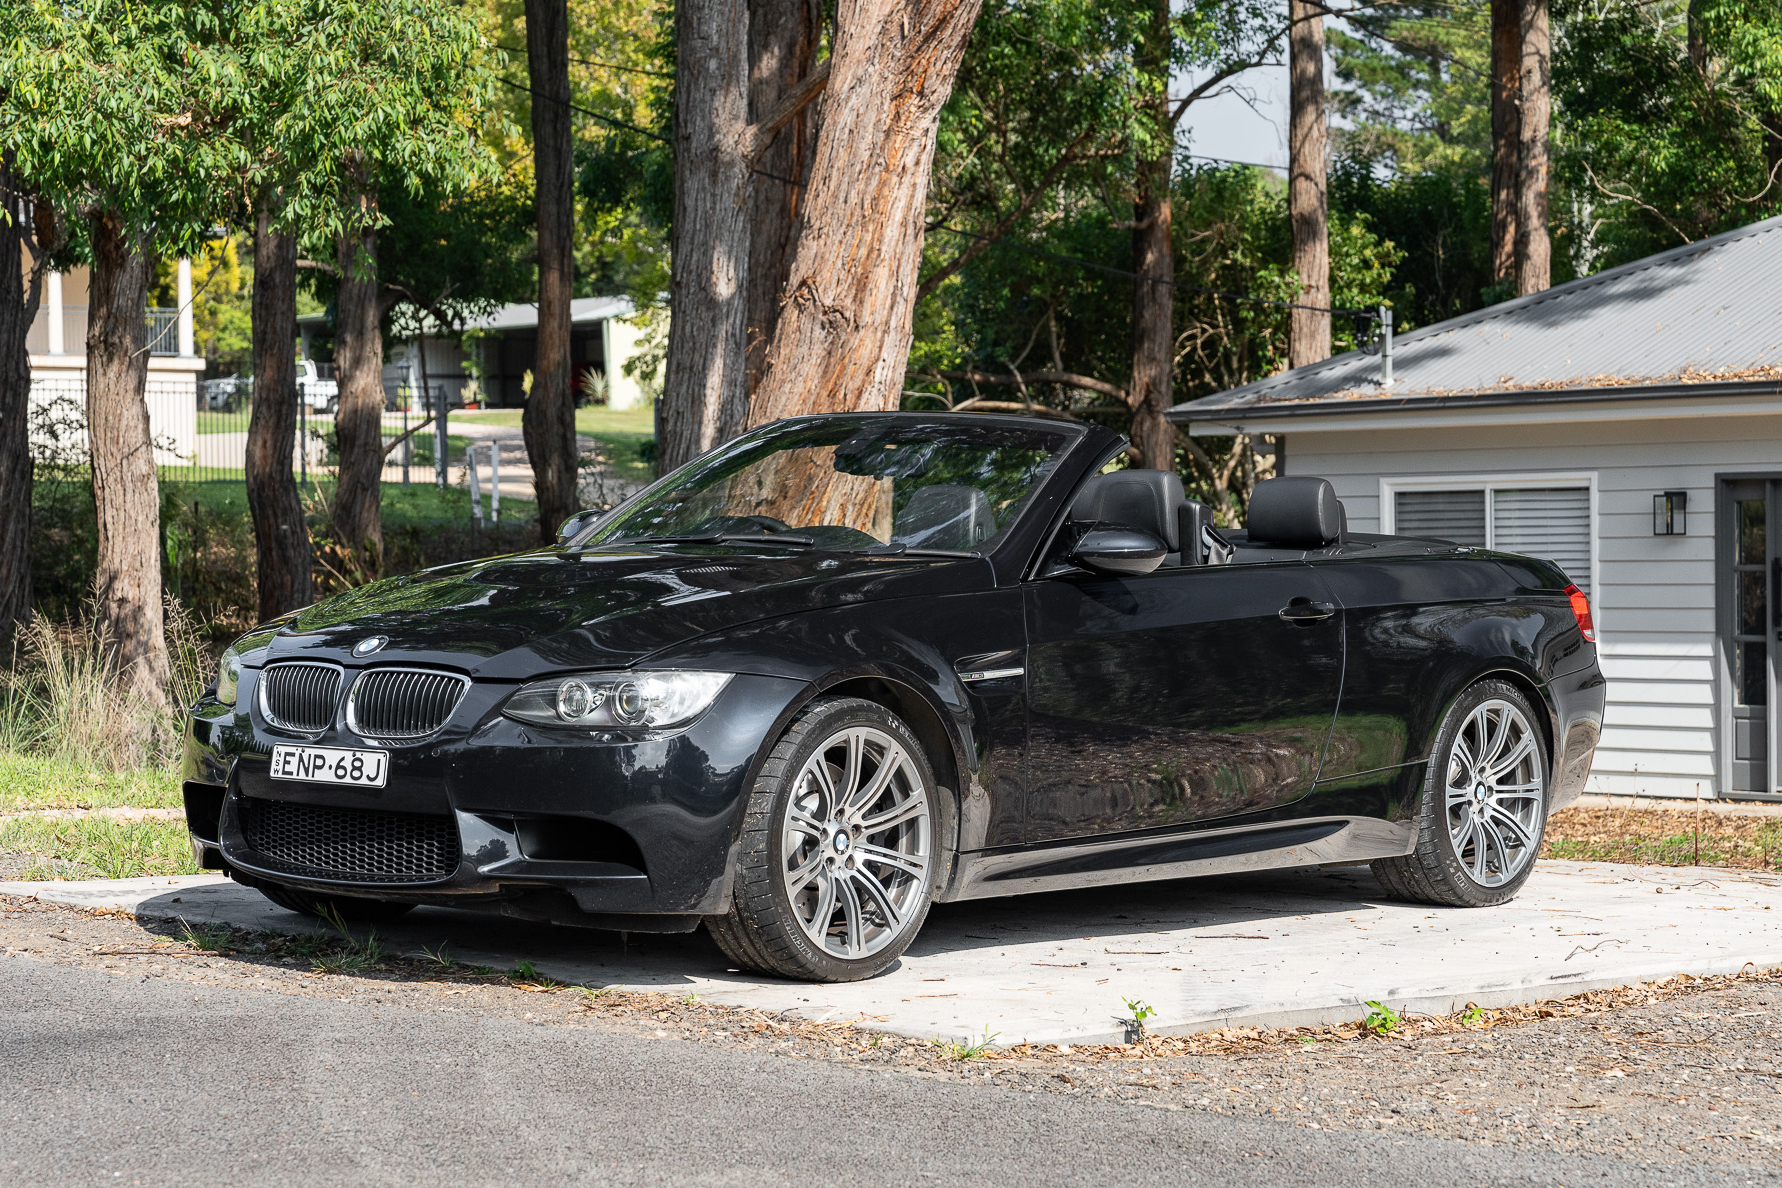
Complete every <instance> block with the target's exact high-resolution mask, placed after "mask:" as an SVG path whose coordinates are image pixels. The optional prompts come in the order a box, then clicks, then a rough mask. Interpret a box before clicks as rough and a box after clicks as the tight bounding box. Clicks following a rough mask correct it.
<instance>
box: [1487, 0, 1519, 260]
mask: <svg viewBox="0 0 1782 1188" xmlns="http://www.w3.org/2000/svg"><path fill="white" fill-rule="evenodd" d="M1521 94H1522V0H1491V279H1492V281H1493V282H1494V283H1495V284H1498V285H1511V284H1514V283H1515V280H1516V192H1517V183H1518V180H1519V178H1520V177H1521V172H1522V171H1521V164H1520V162H1521V158H1522V154H1521V145H1522V131H1521V121H1522V109H1521V102H1520V98H1521Z"/></svg>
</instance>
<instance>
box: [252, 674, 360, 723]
mask: <svg viewBox="0 0 1782 1188" xmlns="http://www.w3.org/2000/svg"><path fill="white" fill-rule="evenodd" d="M340 672H341V670H340V667H339V666H338V665H335V664H323V663H320V662H318V661H314V660H290V661H285V662H283V663H279V664H268V665H267V666H266V668H265V669H264V670H263V671H262V672H261V673H260V716H261V717H263V718H265V719H266V722H267V724H268V725H271V726H276V727H278V728H279V729H280V730H289V731H291V732H292V733H295V734H320V733H321V732H322V731H324V730H326V729H328V727H329V726H331V725H333V723H334V711H335V708H336V707H337V706H339V704H340Z"/></svg>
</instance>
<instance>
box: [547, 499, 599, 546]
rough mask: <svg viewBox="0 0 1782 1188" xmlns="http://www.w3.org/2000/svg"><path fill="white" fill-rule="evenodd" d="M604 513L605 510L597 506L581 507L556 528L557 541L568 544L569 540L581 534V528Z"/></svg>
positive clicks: (584, 527)
mask: <svg viewBox="0 0 1782 1188" xmlns="http://www.w3.org/2000/svg"><path fill="white" fill-rule="evenodd" d="M605 514H606V513H605V512H603V511H601V510H599V509H598V508H593V507H587V508H583V509H582V510H581V511H579V512H577V513H575V515H573V516H571V517H569V518H568V519H567V520H565V521H563V526H562V527H561V528H559V529H557V543H558V544H568V543H569V542H570V541H571V540H573V539H575V538H576V537H577V536H579V535H581V533H582V532H583V530H585V529H586V528H587V527H588V525H589V524H592V523H593V522H594V521H595V520H598V519H599V518H600V517H601V516H604V515H605Z"/></svg>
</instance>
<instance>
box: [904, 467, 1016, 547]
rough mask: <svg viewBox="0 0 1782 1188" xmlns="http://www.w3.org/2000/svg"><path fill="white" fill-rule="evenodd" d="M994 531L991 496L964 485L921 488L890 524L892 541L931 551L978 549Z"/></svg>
mask: <svg viewBox="0 0 1782 1188" xmlns="http://www.w3.org/2000/svg"><path fill="white" fill-rule="evenodd" d="M995 532H996V517H995V516H994V515H992V514H991V511H990V497H989V496H988V495H986V494H984V493H983V492H982V491H980V490H978V489H977V488H976V487H968V486H965V485H964V484H962V483H935V484H933V485H932V486H927V487H922V488H920V489H918V490H917V491H916V493H915V494H914V495H911V496H910V501H909V502H908V503H906V504H905V505H904V507H903V510H902V511H901V512H899V513H898V515H897V519H896V520H895V522H893V524H892V525H891V539H892V541H893V542H895V543H898V544H906V545H911V546H914V547H917V548H930V549H975V548H977V547H978V546H979V545H980V544H982V543H984V542H985V541H986V540H989V539H990V537H991V536H992V535H993V534H994V533H995Z"/></svg>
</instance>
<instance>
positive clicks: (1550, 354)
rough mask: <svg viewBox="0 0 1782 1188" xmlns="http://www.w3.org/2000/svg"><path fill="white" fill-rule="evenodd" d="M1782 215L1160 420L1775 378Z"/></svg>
mask: <svg viewBox="0 0 1782 1188" xmlns="http://www.w3.org/2000/svg"><path fill="white" fill-rule="evenodd" d="M1778 277H1782V217H1777V218H1771V219H1765V220H1764V221H1763V222H1760V223H1753V224H1751V225H1750V226H1748V227H1742V228H1740V229H1739V230H1737V231H1729V232H1727V233H1725V234H1723V235H1717V236H1714V237H1713V238H1711V239H1704V240H1701V241H1700V242H1698V243H1692V244H1688V245H1686V246H1684V247H1680V248H1674V249H1672V250H1671V251H1667V252H1660V253H1659V254H1658V255H1655V256H1648V257H1646V258H1645V259H1644V260H1636V261H1635V262H1633V263H1631V264H1624V265H1622V266H1621V267H1619V268H1611V269H1609V270H1607V271H1605V272H1599V273H1597V274H1595V275H1594V276H1587V277H1584V278H1582V279H1580V280H1575V281H1570V282H1568V283H1566V284H1563V285H1558V286H1555V287H1554V288H1551V289H1548V290H1547V291H1546V292H1543V293H1536V294H1533V295H1532V296H1528V297H1518V298H1516V299H1515V300H1512V301H1505V302H1503V303H1501V304H1498V305H1493V306H1489V307H1487V308H1485V309H1482V310H1479V311H1477V312H1475V313H1470V314H1465V315H1463V316H1461V317H1458V318H1450V319H1448V320H1447V321H1445V322H1437V323H1435V324H1434V325H1432V326H1425V327H1424V328H1422V329H1420V330H1412V331H1409V332H1408V333H1405V334H1401V335H1399V336H1398V337H1397V339H1396V341H1395V342H1394V343H1393V351H1392V362H1393V373H1394V376H1395V382H1394V383H1393V385H1392V386H1391V387H1390V388H1387V387H1383V386H1381V384H1380V359H1379V357H1378V356H1377V355H1364V354H1362V353H1361V352H1359V351H1349V352H1347V353H1346V354H1342V355H1338V356H1336V357H1335V358H1332V359H1327V360H1325V361H1324V362H1322V363H1315V364H1311V365H1309V366H1306V367H1299V368H1295V369H1293V370H1291V371H1284V372H1281V373H1280V374H1278V375H1272V376H1269V377H1268V378H1267V379H1262V380H1257V381H1256V382H1254V383H1250V384H1245V385H1244V386H1243V387H1239V388H1231V389H1229V390H1227V391H1224V392H1219V393H1215V394H1214V395H1212V396H1205V397H1202V398H1200V399H1198V400H1191V401H1187V402H1185V403H1182V404H1178V405H1176V406H1175V407H1174V408H1172V409H1170V411H1169V419H1170V420H1172V421H1178V422H1185V421H1219V420H1225V419H1232V418H1233V417H1234V415H1236V414H1241V415H1243V416H1244V417H1246V418H1248V417H1256V416H1269V417H1273V416H1285V415H1291V414H1294V413H1305V412H1312V411H1318V412H1329V411H1332V410H1333V407H1340V408H1341V409H1342V410H1343V411H1344V412H1362V411H1385V410H1387V409H1392V408H1403V407H1405V406H1406V405H1407V404H1419V405H1421V404H1438V403H1439V404H1448V403H1454V404H1459V403H1466V402H1469V401H1475V400H1482V399H1485V398H1489V400H1490V402H1491V403H1494V404H1515V403H1522V402H1529V403H1534V402H1537V401H1541V402H1544V401H1547V400H1553V399H1565V398H1566V396H1565V395H1564V394H1566V393H1573V394H1581V393H1584V392H1598V393H1604V392H1607V391H1608V390H1616V391H1619V392H1621V394H1622V395H1623V396H1626V397H1634V396H1638V395H1641V394H1642V390H1644V392H1645V393H1646V394H1653V395H1656V394H1658V390H1660V389H1663V390H1665V391H1666V392H1678V393H1679V394H1681V392H1680V390H1682V389H1686V388H1689V387H1690V386H1692V385H1695V384H1701V385H1703V386H1704V387H1706V386H1708V385H1717V386H1719V387H1721V388H1724V387H1725V385H1727V384H1729V383H1758V384H1762V385H1763V387H1765V388H1766V389H1774V388H1776V387H1777V385H1778V381H1782V284H1779V283H1778V280H1777V278H1778Z"/></svg>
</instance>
